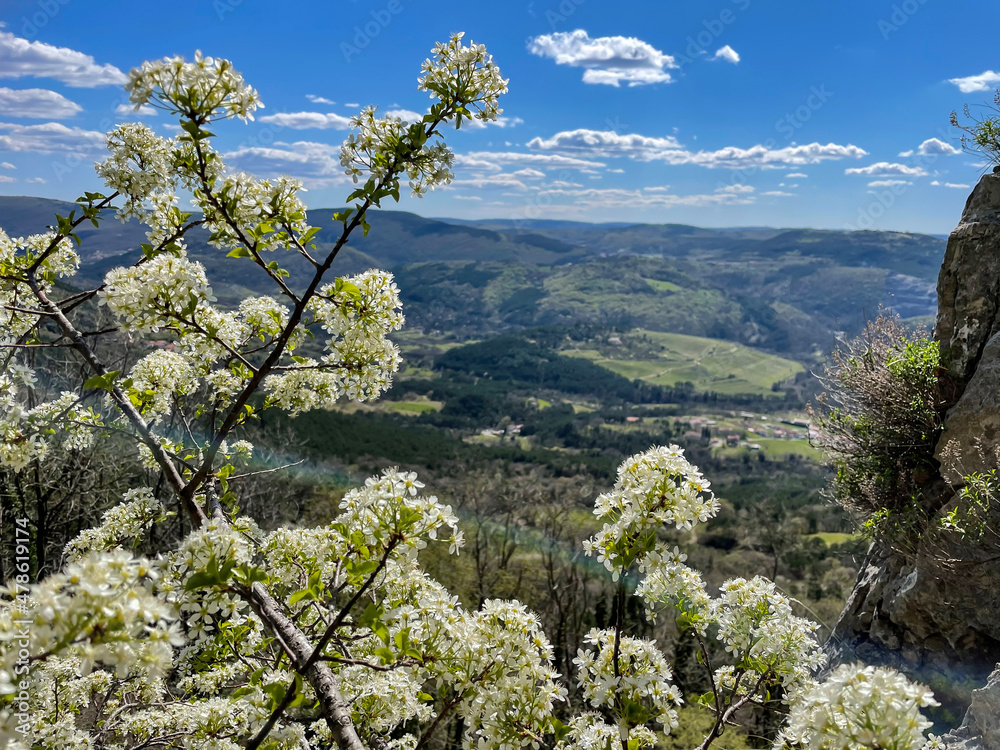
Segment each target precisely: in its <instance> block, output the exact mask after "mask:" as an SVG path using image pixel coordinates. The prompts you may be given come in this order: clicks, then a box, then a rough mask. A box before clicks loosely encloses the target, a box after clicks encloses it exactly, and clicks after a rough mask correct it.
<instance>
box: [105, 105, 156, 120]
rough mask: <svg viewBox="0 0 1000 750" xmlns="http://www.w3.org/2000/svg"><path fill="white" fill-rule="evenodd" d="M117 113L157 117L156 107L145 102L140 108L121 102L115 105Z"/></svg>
mask: <svg viewBox="0 0 1000 750" xmlns="http://www.w3.org/2000/svg"><path fill="white" fill-rule="evenodd" d="M115 114H116V115H120V116H121V117H128V116H129V115H142V116H143V117H156V107H151V106H149V105H148V104H143V105H142V106H140V107H139V109H136V108H135V105H132V104H119V105H118V106H117V107H115Z"/></svg>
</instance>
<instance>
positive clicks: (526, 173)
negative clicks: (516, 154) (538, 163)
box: [511, 167, 545, 180]
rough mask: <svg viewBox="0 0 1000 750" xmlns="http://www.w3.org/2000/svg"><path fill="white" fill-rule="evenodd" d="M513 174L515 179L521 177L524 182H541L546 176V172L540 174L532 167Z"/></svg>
mask: <svg viewBox="0 0 1000 750" xmlns="http://www.w3.org/2000/svg"><path fill="white" fill-rule="evenodd" d="M511 174H512V175H514V176H515V177H520V178H521V179H523V180H540V179H541V178H542V177H544V176H545V172H540V171H538V170H537V169H532V168H531V167H525V168H524V169H519V170H517V171H516V172H511Z"/></svg>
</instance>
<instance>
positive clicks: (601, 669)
mask: <svg viewBox="0 0 1000 750" xmlns="http://www.w3.org/2000/svg"><path fill="white" fill-rule="evenodd" d="M584 640H585V642H586V643H588V644H591V645H593V646H596V647H597V648H596V651H595V650H592V649H580V651H579V653H578V654H577V657H576V658H575V659H574V660H573V663H574V664H575V665H576V667H577V670H578V672H577V682H578V683H579V685H580V688H581V690H582V691H583V697H584V699H585V700H586V701H587V702H588V703H589V704H590V705H591V706H592V707H593V708H603V709H610V710H613V711H614V712H615V713H616V714H617V715H618V716H619V720H620V721H621V722H624V723H625V726H627V728H628V729H629V730H631V729H633V728H635V727H638V726H642V725H644V724H646V723H647V722H649V721H656V722H658V723H659V724H661V725H662V726H663V731H664V733H665V734H669V733H670V730H671V729H672V728H673V727H676V726H677V706H679V705H680V704H681V703H683V700H682V699H681V694H680V691H679V690H678V689H677V688H676V687H675V686H674V685H672V684H671V682H670V680H671V679H672V674H671V672H670V668H669V667H668V666H667V661H666V659H665V658H664V656H663V653H662V652H661V651H660V649H659V648H658V647H657V646H656V643H655V642H654V641H648V640H643V639H640V638H633V637H630V636H620V639H619V643H618V653H617V654H616V653H615V632H614V631H613V630H597V629H594V630H591V631H590V633H588V634H587V636H586V638H585V639H584ZM616 656H617V664H616V662H615V657H616ZM631 738H632V739H635V737H631Z"/></svg>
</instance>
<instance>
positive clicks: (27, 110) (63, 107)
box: [0, 87, 83, 120]
mask: <svg viewBox="0 0 1000 750" xmlns="http://www.w3.org/2000/svg"><path fill="white" fill-rule="evenodd" d="M82 111H83V107H81V106H80V105H79V104H77V103H76V102H74V101H70V100H69V99H67V98H66V97H65V96H63V95H62V94H59V93H57V92H55V91H49V90H48V89H8V88H3V87H0V115H7V116H8V117H30V118H33V119H40V120H64V119H66V118H67V117H72V116H73V115H75V114H77V113H78V112H82Z"/></svg>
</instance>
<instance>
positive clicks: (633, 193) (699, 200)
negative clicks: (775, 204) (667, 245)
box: [544, 186, 754, 210]
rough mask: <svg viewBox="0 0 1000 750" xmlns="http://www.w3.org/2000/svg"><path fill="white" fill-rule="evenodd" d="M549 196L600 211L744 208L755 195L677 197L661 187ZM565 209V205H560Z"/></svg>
mask: <svg viewBox="0 0 1000 750" xmlns="http://www.w3.org/2000/svg"><path fill="white" fill-rule="evenodd" d="M544 194H545V195H547V196H565V197H567V198H569V199H571V200H572V201H573V206H574V207H575V208H578V209H588V210H589V209H597V208H601V209H604V208H673V207H676V206H687V207H704V206H745V205H749V204H751V203H753V202H754V198H753V196H748V195H735V194H733V193H713V194H709V195H703V194H694V195H674V194H671V193H666V192H663V188H662V187H661V186H656V187H651V188H640V189H638V190H628V189H623V188H585V189H583V190H561V189H560V190H546V191H544ZM559 207H560V208H566V207H565V206H561V205H560V206H559Z"/></svg>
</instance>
